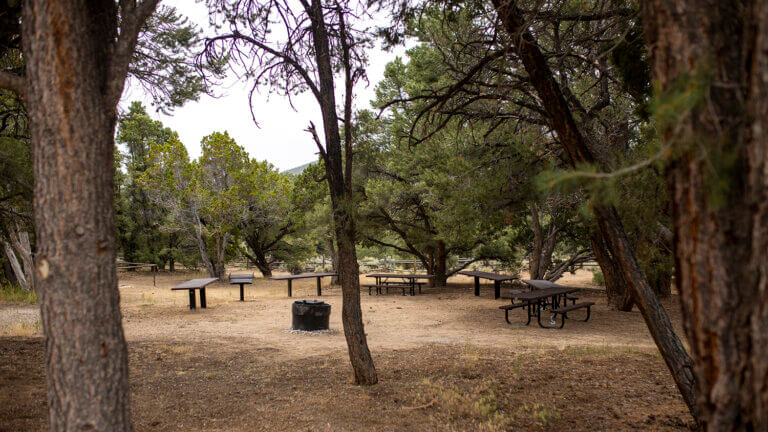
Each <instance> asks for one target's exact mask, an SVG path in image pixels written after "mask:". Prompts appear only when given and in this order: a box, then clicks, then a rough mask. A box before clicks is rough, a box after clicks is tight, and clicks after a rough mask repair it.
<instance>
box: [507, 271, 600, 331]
mask: <svg viewBox="0 0 768 432" xmlns="http://www.w3.org/2000/svg"><path fill="white" fill-rule="evenodd" d="M550 283H551V282H550ZM553 285H555V286H554V287H548V288H543V289H534V290H532V291H530V292H519V293H512V301H513V302H514V301H515V300H520V301H521V302H520V303H517V304H515V303H512V304H511V305H506V306H501V307H499V309H503V310H504V319H505V320H506V321H507V323H509V324H513V323H511V322H510V321H509V311H510V310H512V309H516V308H525V309H527V312H528V320H527V321H526V323H525V325H528V324H530V323H531V318H532V317H534V316H536V317H537V321H538V323H539V327H542V328H563V326H564V325H565V319H566V318H568V316H567V314H568V312H571V311H574V310H576V309H582V308H586V309H587V317H586V319H583V320H578V321H588V320H589V315H590V310H591V306H592V305H594V302H583V303H575V302H574V304H572V305H570V306H568V305H567V304H566V300H567V297H566V296H567V295H568V294H570V293H573V292H576V291H578V288H569V287H564V286H562V285H557V284H553ZM545 307H549V308H550V309H549V311H550V312H551V313H552V317H551V318H550V321H549V324H552V325H549V326H547V325H544V324H543V323H542V322H541V312H542V310H544V308H545ZM557 315H559V316H560V326H555V324H556V321H555V317H556V316H557Z"/></svg>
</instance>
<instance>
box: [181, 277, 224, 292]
mask: <svg viewBox="0 0 768 432" xmlns="http://www.w3.org/2000/svg"><path fill="white" fill-rule="evenodd" d="M217 280H219V278H200V279H190V280H188V281H186V282H183V283H181V284H179V285H176V286H175V287H173V288H171V289H172V290H185V289H201V288H205V286H206V285H209V284H212V283H214V282H216V281H217Z"/></svg>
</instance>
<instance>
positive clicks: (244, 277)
mask: <svg viewBox="0 0 768 432" xmlns="http://www.w3.org/2000/svg"><path fill="white" fill-rule="evenodd" d="M229 284H230V285H240V301H245V290H244V287H243V285H252V284H253V273H231V274H230V275H229Z"/></svg>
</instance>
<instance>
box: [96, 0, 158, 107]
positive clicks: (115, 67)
mask: <svg viewBox="0 0 768 432" xmlns="http://www.w3.org/2000/svg"><path fill="white" fill-rule="evenodd" d="M159 2H160V0H144V1H143V2H141V3H139V4H138V5H137V4H136V2H135V1H131V0H120V15H121V17H122V19H121V20H120V35H119V36H118V38H117V43H116V45H115V52H114V53H113V54H112V58H111V59H110V63H109V70H108V72H107V91H106V94H105V98H106V101H105V102H106V106H108V107H116V106H117V103H118V102H120V96H122V94H123V89H124V88H125V78H126V77H127V76H128V67H129V66H130V64H131V59H132V58H133V52H134V51H135V49H136V43H137V42H138V40H139V33H140V32H141V27H142V26H143V25H144V23H145V22H146V21H147V18H149V16H150V15H152V12H154V11H155V8H156V7H157V4H158V3H159ZM115 109H116V108H115Z"/></svg>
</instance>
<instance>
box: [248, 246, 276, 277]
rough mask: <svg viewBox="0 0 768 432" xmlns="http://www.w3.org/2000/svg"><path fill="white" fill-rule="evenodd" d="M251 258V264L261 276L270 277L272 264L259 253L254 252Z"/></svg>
mask: <svg viewBox="0 0 768 432" xmlns="http://www.w3.org/2000/svg"><path fill="white" fill-rule="evenodd" d="M253 258H254V259H252V260H251V262H252V263H253V264H254V265H255V266H256V268H258V269H259V271H260V272H261V274H262V276H264V277H267V278H268V277H272V264H271V263H270V262H269V261H268V260H267V257H266V256H265V255H264V254H263V253H261V252H260V251H259V252H256V251H254V256H253Z"/></svg>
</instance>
